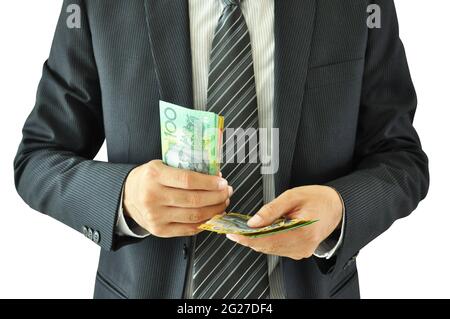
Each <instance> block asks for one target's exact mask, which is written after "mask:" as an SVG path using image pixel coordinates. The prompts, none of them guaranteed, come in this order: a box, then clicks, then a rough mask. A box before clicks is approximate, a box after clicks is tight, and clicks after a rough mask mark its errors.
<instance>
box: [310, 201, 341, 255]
mask: <svg viewBox="0 0 450 319" xmlns="http://www.w3.org/2000/svg"><path fill="white" fill-rule="evenodd" d="M338 194H339V193H338ZM339 197H341V195H340V194H339ZM341 202H342V207H343V209H342V223H341V233H340V235H339V239H338V240H337V241H336V239H335V238H332V237H330V238H327V239H325V240H324V241H323V242H321V243H320V245H319V247H317V249H316V251H315V252H314V256H316V257H318V258H325V259H330V258H331V257H333V255H334V254H335V253H336V250H338V249H339V247H340V246H341V244H342V240H343V237H344V227H345V206H344V201H343V199H342V197H341Z"/></svg>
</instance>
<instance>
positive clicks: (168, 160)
mask: <svg viewBox="0 0 450 319" xmlns="http://www.w3.org/2000/svg"><path fill="white" fill-rule="evenodd" d="M159 112H160V121H161V148H162V160H163V162H164V163H165V164H166V165H168V166H171V167H176V168H182V169H187V170H191V171H195V172H199V173H204V174H209V175H218V174H219V171H220V161H221V156H222V154H221V152H222V135H223V127H224V120H223V117H222V116H220V115H218V114H215V113H212V112H205V111H199V110H193V109H189V108H185V107H182V106H179V105H176V104H172V103H168V102H164V101H160V105H159Z"/></svg>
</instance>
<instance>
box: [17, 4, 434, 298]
mask: <svg viewBox="0 0 450 319" xmlns="http://www.w3.org/2000/svg"><path fill="white" fill-rule="evenodd" d="M369 2H372V1H364V0H302V1H298V0H283V1H275V42H276V52H275V75H274V76H275V83H276V85H275V103H274V116H275V123H276V125H275V127H279V128H280V142H281V147H280V169H279V172H278V173H277V174H276V193H277V194H280V193H282V192H283V191H285V190H286V189H288V188H291V187H295V186H300V185H306V184H326V185H330V186H332V187H334V188H335V189H337V190H338V191H339V192H340V194H341V195H342V197H343V200H344V203H345V208H346V220H345V234H344V240H343V244H342V247H341V248H340V249H339V251H338V253H337V255H336V256H335V257H334V258H332V259H331V260H321V259H317V258H315V257H313V258H309V259H305V260H301V261H294V260H291V259H287V258H283V259H282V267H283V268H282V269H283V273H284V278H285V285H286V289H287V296H288V297H289V298H328V297H333V298H338V297H359V288H358V279H357V272H356V265H355V256H356V255H357V253H358V251H359V250H360V249H361V248H362V247H364V246H365V245H366V244H367V243H369V242H370V241H371V240H373V239H374V238H375V237H377V236H378V235H380V234H381V233H383V232H384V231H385V230H386V229H388V228H389V226H390V225H391V224H392V223H393V222H394V221H395V220H396V219H398V218H402V217H405V216H407V215H408V214H409V213H411V212H412V211H413V210H414V209H415V207H416V206H417V204H418V203H419V201H420V200H421V199H422V198H424V196H425V195H426V192H427V189H428V180H429V178H428V168H427V167H428V164H427V157H426V155H425V154H424V152H423V151H422V149H421V145H420V141H419V138H418V136H417V134H416V132H415V130H414V128H413V126H412V121H413V116H414V112H415V109H416V95H415V92H414V88H413V85H412V82H411V79H410V75H409V71H408V66H407V62H406V58H405V54H404V50H403V46H402V43H401V41H400V39H399V37H398V26H397V18H396V13H395V8H394V4H393V1H392V0H376V1H374V2H375V3H377V4H379V5H380V6H381V9H382V28H381V29H369V28H368V27H367V25H366V18H367V16H368V14H367V12H366V9H367V5H368V4H369ZM73 3H75V4H79V5H80V7H81V14H82V21H81V22H82V25H81V28H80V29H76V28H75V29H70V28H68V27H67V25H66V19H67V17H68V16H69V14H68V13H66V7H67V5H68V4H73ZM194 32H195V30H194ZM192 95H193V94H192V70H191V54H190V31H189V14H188V1H186V0H170V1H162V0H145V1H144V0H128V1H100V0H89V1H82V0H70V1H67V2H66V1H65V3H64V7H63V11H62V13H61V17H60V20H59V23H58V26H57V30H56V34H55V38H54V42H53V45H52V49H51V53H50V57H49V59H48V61H47V62H46V63H45V65H44V69H43V75H42V80H41V82H40V85H39V89H38V93H37V101H36V105H35V107H34V109H33V111H32V112H31V114H30V116H29V118H28V119H27V121H26V123H25V126H24V129H23V140H22V142H21V144H20V147H19V150H18V153H17V156H16V159H15V162H14V167H15V182H16V186H17V190H18V192H19V194H20V195H21V196H22V198H23V199H24V200H25V202H27V203H28V204H29V205H30V206H31V207H32V208H34V209H36V210H38V211H40V212H43V213H45V214H48V215H50V216H52V217H54V218H56V219H57V220H59V221H61V222H63V223H65V224H67V225H69V226H70V227H72V228H74V229H75V230H78V231H80V232H82V231H83V229H84V231H85V232H86V230H88V236H89V237H91V238H94V237H95V238H94V239H95V241H96V242H98V243H99V245H100V246H101V248H102V249H101V257H100V262H99V267H98V275H97V282H96V289H95V297H101V298H127V297H128V298H155V297H163V298H179V297H182V295H183V289H184V283H185V278H186V266H187V263H188V259H189V255H190V253H189V252H190V248H191V238H172V239H162V238H157V237H148V238H146V239H144V240H138V239H133V238H119V237H117V236H116V235H115V224H116V219H117V211H118V205H119V199H120V195H121V189H122V185H123V182H124V179H125V178H126V176H127V174H128V173H129V171H130V170H131V169H132V168H133V167H135V166H136V165H137V164H141V163H145V162H147V161H150V160H153V159H158V158H161V146H160V128H159V112H158V101H159V100H160V99H162V100H166V101H169V102H173V103H177V104H181V105H185V106H192V105H193V101H192V99H193V98H192ZM105 138H106V143H107V147H108V158H109V161H108V162H107V163H103V162H97V161H93V160H92V159H93V158H94V156H95V155H96V153H97V152H98V150H99V148H100V146H101V145H102V143H103V141H104V139H105ZM84 227H85V228H84ZM90 231H92V232H94V233H95V231H96V232H97V234H96V236H90V234H89V232H90Z"/></svg>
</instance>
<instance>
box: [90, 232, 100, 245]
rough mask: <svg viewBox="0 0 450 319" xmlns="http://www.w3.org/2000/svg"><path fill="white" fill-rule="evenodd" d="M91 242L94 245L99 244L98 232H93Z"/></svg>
mask: <svg viewBox="0 0 450 319" xmlns="http://www.w3.org/2000/svg"><path fill="white" fill-rule="evenodd" d="M92 240H93V241H94V243H96V244H98V243H99V242H100V233H99V232H98V231H95V232H94V235H93V237H92Z"/></svg>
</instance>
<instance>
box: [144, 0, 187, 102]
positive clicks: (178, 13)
mask: <svg viewBox="0 0 450 319" xmlns="http://www.w3.org/2000/svg"><path fill="white" fill-rule="evenodd" d="M144 3H145V14H146V19H147V30H148V34H149V40H150V44H151V48H152V55H153V60H154V63H155V69H156V72H157V77H158V81H159V93H160V98H161V100H164V101H167V102H172V103H175V104H179V105H183V106H186V107H193V93H192V60H191V43H190V31H189V29H190V27H189V6H188V1H186V0H170V1H165V0H145V1H144Z"/></svg>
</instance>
